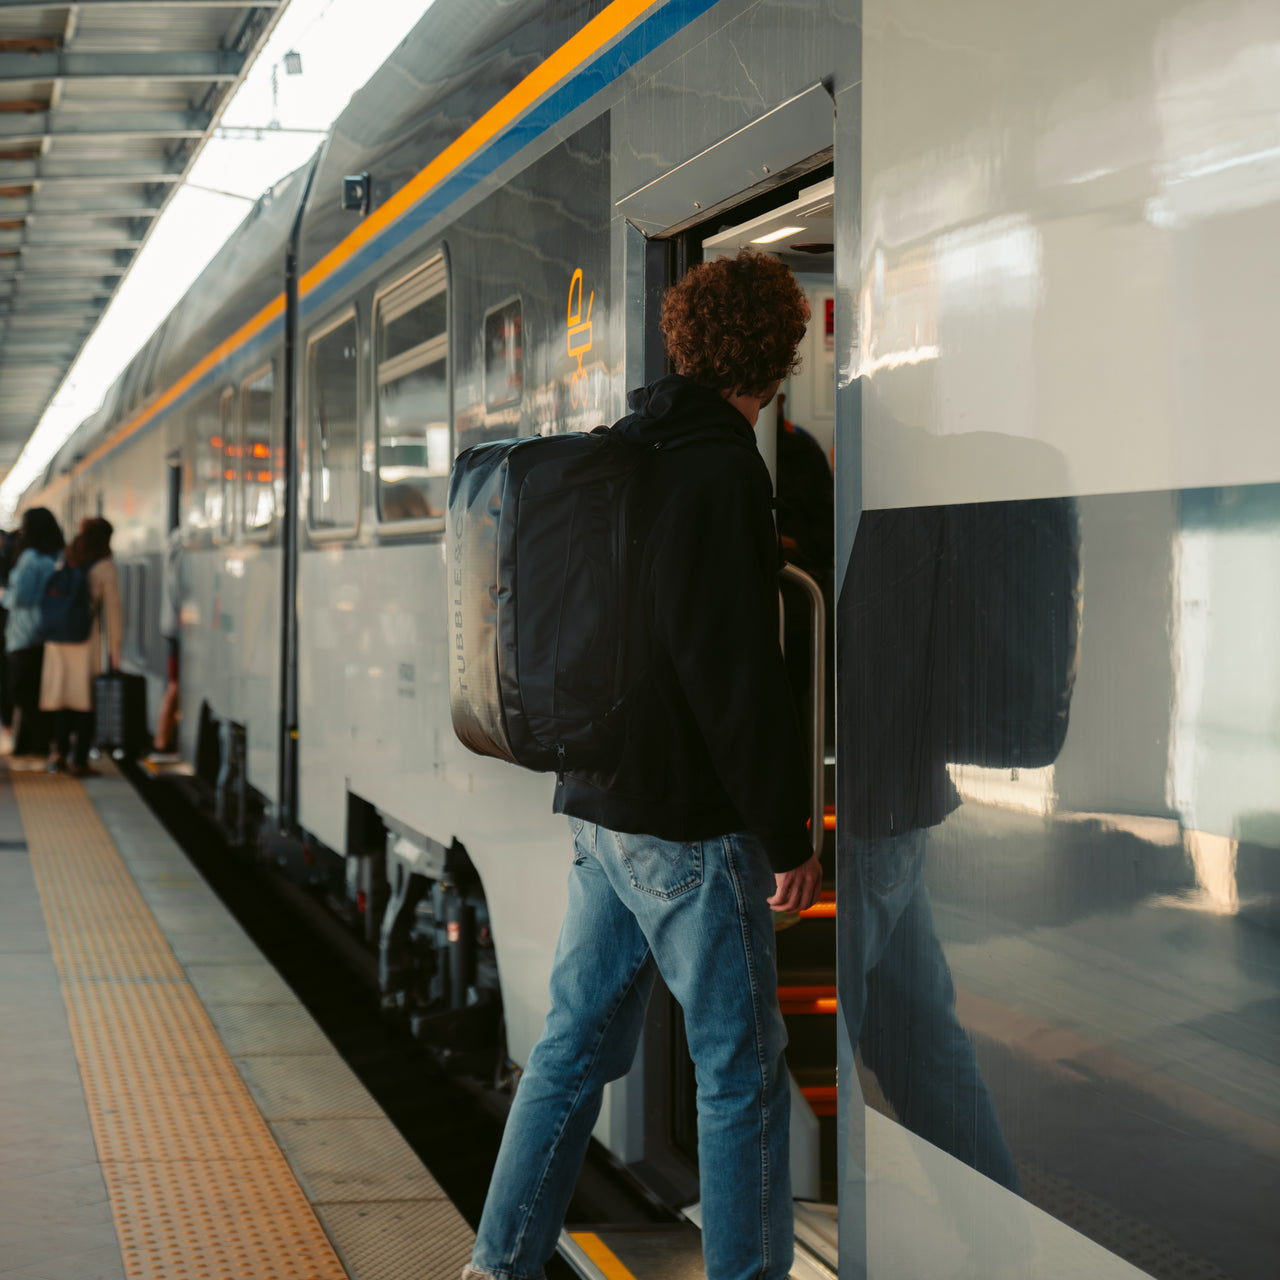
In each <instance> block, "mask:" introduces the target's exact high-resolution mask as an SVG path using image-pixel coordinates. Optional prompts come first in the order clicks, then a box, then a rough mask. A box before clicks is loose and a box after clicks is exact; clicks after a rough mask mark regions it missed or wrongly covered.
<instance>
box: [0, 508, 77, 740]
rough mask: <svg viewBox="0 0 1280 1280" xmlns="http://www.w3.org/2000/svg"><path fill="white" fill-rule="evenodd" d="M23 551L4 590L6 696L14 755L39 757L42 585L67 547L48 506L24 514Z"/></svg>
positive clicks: (43, 735) (20, 533)
mask: <svg viewBox="0 0 1280 1280" xmlns="http://www.w3.org/2000/svg"><path fill="white" fill-rule="evenodd" d="M18 539H19V542H20V544H21V548H22V549H21V551H20V552H19V554H18V559H17V561H16V562H15V563H14V566H13V572H12V573H11V574H10V575H9V585H8V586H7V587H6V588H5V590H4V596H3V601H4V607H5V608H6V609H8V611H9V617H8V619H7V621H6V622H5V628H4V647H5V661H6V666H7V667H8V674H9V696H10V697H11V698H12V699H13V717H14V730H13V754H14V755H15V756H31V755H43V754H44V753H45V751H46V750H47V749H48V746H49V735H48V733H47V732H46V731H45V726H44V723H43V719H42V717H41V715H40V672H41V667H42V665H43V662H44V644H43V636H42V633H41V626H42V618H41V609H40V606H41V602H42V601H43V600H44V589H45V586H46V585H47V584H48V582H49V577H50V575H51V574H52V573H53V570H54V566H55V564H56V557H57V556H58V555H59V553H60V552H61V551H62V548H63V547H64V546H65V545H66V542H65V539H64V538H63V536H62V530H61V529H60V528H59V527H58V521H57V519H56V518H55V516H54V514H53V512H52V511H50V510H49V509H48V508H47V507H32V508H30V510H28V511H24V512H23V513H22V527H21V529H20V530H19V531H18Z"/></svg>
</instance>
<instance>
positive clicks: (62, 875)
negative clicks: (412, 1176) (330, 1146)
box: [12, 773, 347, 1280]
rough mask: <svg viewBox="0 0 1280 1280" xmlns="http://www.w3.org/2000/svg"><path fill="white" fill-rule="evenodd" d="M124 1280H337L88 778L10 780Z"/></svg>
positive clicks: (340, 1272) (326, 1248) (318, 1232)
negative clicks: (58, 978) (58, 981)
mask: <svg viewBox="0 0 1280 1280" xmlns="http://www.w3.org/2000/svg"><path fill="white" fill-rule="evenodd" d="M12 779H13V787H14V791H15V793H16V795H17V799H18V807H19V811H20V812H21V815H22V825H23V827H24V829H25V831H26V837H27V845H28V848H29V849H30V851H31V862H32V866H33V868H34V871H35V879H36V884H37V887H38V888H39V891H40V900H41V903H42V905H43V907H44V915H45V920H46V922H47V925H48V930H49V939H50V942H51V945H52V948H53V955H54V959H55V961H56V963H57V966H58V972H59V974H60V976H61V979H62V989H63V993H64V995H65V998H66V1004H67V1015H68V1019H69V1021H70V1024H71V1036H72V1040H73V1041H74V1043H75V1049H76V1057H77V1059H78V1061H79V1064H80V1075H81V1078H82V1079H83V1081H84V1090H85V1097H86V1099H87V1101H88V1105H89V1117H90V1121H91V1123H92V1125H93V1135H94V1141H95V1143H96V1145H97V1149H98V1158H99V1160H100V1162H101V1164H102V1169H103V1174H104V1177H105V1179H106V1184H107V1190H108V1193H109V1195H110V1198H111V1212H112V1215H113V1217H114V1219H115V1226H116V1233H117V1235H118V1237H119V1239H120V1248H121V1252H122V1254H123V1257H124V1266H125V1272H126V1274H127V1275H128V1276H129V1278H130V1280H345V1277H346V1275H347V1272H346V1270H345V1269H344V1268H343V1266H342V1264H341V1263H340V1262H339V1261H338V1257H337V1254H336V1253H335V1252H334V1249H333V1246H332V1245H331V1244H330V1242H329V1239H328V1237H327V1236H326V1235H325V1232H324V1229H323V1228H322V1227H321V1225H320V1223H319V1221H318V1220H317V1218H316V1215H315V1212H314V1210H313V1209H312V1208H311V1205H310V1204H309V1203H308V1202H307V1198H306V1196H305V1195H304V1194H303V1191H302V1188H301V1187H300V1186H299V1185H298V1181H297V1179H296V1178H295V1177H294V1175H293V1172H292V1170H291V1169H290V1168H289V1165H288V1162H287V1161H286V1160H285V1157H284V1155H283V1153H282V1152H281V1150H280V1148H279V1146H278V1145H277V1143H276V1141H275V1139H274V1137H272V1135H271V1131H270V1129H269V1128H268V1127H267V1124H266V1121H265V1120H264V1119H263V1118H262V1114H261V1113H260V1112H259V1110H258V1108H257V1106H256V1105H255V1103H254V1101H253V1098H252V1096H251V1095H250V1094H249V1091H248V1089H247V1088H246V1087H245V1084H244V1082H243V1080H242V1079H241V1078H240V1075H239V1073H238V1072H237V1070H236V1067H235V1064H234V1063H233V1062H232V1060H231V1057H230V1055H229V1054H228V1053H227V1051H226V1048H225V1046H224V1045H223V1044H222V1041H221V1039H220V1038H219V1036H218V1033H217V1031H216V1030H215V1029H214V1027H213V1024H212V1022H211V1021H210V1020H209V1016H208V1014H207V1013H206V1012H205V1009H204V1006H203V1005H202V1004H201V1002H200V1000H199V997H198V996H197V995H196V992H195V990H194V988H193V987H192V986H191V984H190V983H189V982H188V981H187V978H186V976H185V974H184V973H183V970H182V966H181V965H180V964H179V963H178V960H177V957H176V956H175V955H174V954H173V951H172V950H171V948H170V947H169V944H168V942H167V941H166V940H165V937H164V934H163V933H162V932H161V930H160V926H159V925H158V924H157V922H156V919H155V917H154V916H153V915H152V914H151V911H150V909H149V908H148V906H147V904H146V902H145V901H144V900H143V898H142V895H141V893H139V891H138V887H137V885H136V884H135V883H134V881H133V877H132V876H131V875H130V874H129V870H128V868H127V867H126V866H125V864H124V862H123V860H122V859H121V857H120V854H119V852H118V851H117V849H116V847H115V845H114V844H113V843H112V840H111V837H110V835H109V834H108V833H107V830H106V827H104V826H103V824H102V820H101V818H99V816H98V813H97V810H96V809H95V808H94V807H93V804H92V803H91V801H90V800H89V797H88V795H87V794H86V792H85V790H84V788H83V786H81V785H80V783H78V782H75V781H73V780H71V779H69V778H60V777H46V776H42V775H39V774H23V773H15V774H13V775H12Z"/></svg>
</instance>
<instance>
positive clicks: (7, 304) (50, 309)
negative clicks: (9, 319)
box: [0, 293, 111, 317]
mask: <svg viewBox="0 0 1280 1280" xmlns="http://www.w3.org/2000/svg"><path fill="white" fill-rule="evenodd" d="M110 301H111V298H110V296H109V295H107V294H102V293H98V294H94V295H93V296H92V297H89V298H61V299H59V298H55V299H52V300H51V299H48V298H27V297H17V298H0V315H6V316H16V315H31V316H54V315H57V316H64V315H75V314H79V313H83V314H84V315H85V316H86V317H87V316H91V315H97V314H98V312H99V311H101V310H102V308H103V307H105V306H106V305H107V303H108V302H110Z"/></svg>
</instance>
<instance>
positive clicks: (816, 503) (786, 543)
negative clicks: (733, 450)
mask: <svg viewBox="0 0 1280 1280" xmlns="http://www.w3.org/2000/svg"><path fill="white" fill-rule="evenodd" d="M786 405H787V397H786V396H785V395H783V393H782V392H778V441H777V450H778V536H779V537H780V538H781V539H782V549H783V551H784V552H785V554H786V557H787V559H788V560H789V561H790V562H791V563H792V564H794V565H798V566H799V567H800V568H801V569H804V570H805V571H806V572H808V573H811V574H813V575H814V576H815V577H817V578H819V580H821V578H822V576H823V575H825V574H826V573H827V571H828V570H829V569H830V568H831V565H832V561H833V558H834V554H835V525H836V518H835V488H834V482H833V477H832V475H831V466H830V464H829V463H828V462H827V455H826V454H825V453H823V451H822V446H821V445H820V444H819V443H818V442H817V441H816V440H815V439H814V438H813V437H812V436H811V435H810V434H809V433H808V432H807V431H806V430H805V429H804V428H803V427H798V426H796V424H795V423H794V422H792V421H791V420H790V419H789V418H788V417H787V416H786V414H785V412H784V410H785V409H786Z"/></svg>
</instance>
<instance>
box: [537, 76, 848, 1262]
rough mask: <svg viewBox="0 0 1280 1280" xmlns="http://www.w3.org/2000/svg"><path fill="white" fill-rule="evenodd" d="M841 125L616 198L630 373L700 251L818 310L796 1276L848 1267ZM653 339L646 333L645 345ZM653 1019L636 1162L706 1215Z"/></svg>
mask: <svg viewBox="0 0 1280 1280" xmlns="http://www.w3.org/2000/svg"><path fill="white" fill-rule="evenodd" d="M833 138H834V106H833V101H832V98H831V95H830V94H829V93H828V91H827V89H826V88H825V87H824V86H823V85H820V84H819V85H814V86H813V87H812V88H811V89H809V90H807V91H806V92H804V93H802V94H800V95H798V96H797V97H795V98H793V99H791V100H790V101H788V102H786V103H784V104H782V105H781V106H780V107H778V108H776V109H775V110H774V111H772V112H770V113H768V114H767V115H766V116H764V117H762V118H761V119H760V120H758V121H756V122H754V123H753V124H752V125H749V126H747V128H745V129H743V130H740V131H739V132H737V133H735V134H733V135H732V136H731V137H729V138H727V139H725V140H724V141H723V142H721V143H720V144H718V145H717V146H715V147H712V148H711V149H710V150H708V151H705V152H702V153H701V154H700V155H698V156H696V157H694V158H693V159H691V160H689V161H687V162H686V163H685V164H683V165H679V166H677V167H676V168H674V169H672V170H670V171H669V172H668V173H667V174H666V175H665V176H664V177H662V178H660V179H659V180H657V181H656V182H653V183H650V184H649V185H648V186H646V187H644V188H642V189H641V190H639V191H637V192H635V193H634V194H633V195H631V196H628V197H625V198H623V199H622V200H621V201H619V202H618V206H617V207H618V210H619V211H620V212H621V213H622V214H623V215H624V216H625V217H626V219H627V221H628V223H629V224H630V225H629V226H628V227H627V231H626V234H627V246H628V259H629V274H630V272H631V270H632V268H631V266H630V263H631V260H632V256H633V255H634V264H635V266H634V270H635V272H636V274H638V275H641V276H642V278H643V281H644V288H643V291H642V296H643V313H642V314H639V315H637V314H634V313H633V314H629V315H628V317H627V324H628V329H629V330H632V326H639V327H640V328H641V330H642V332H643V335H644V340H643V355H642V357H641V358H640V359H639V360H636V361H634V362H631V361H629V364H628V371H627V372H628V384H629V385H638V384H639V383H642V382H649V381H652V380H653V379H655V378H657V377H660V376H662V374H663V373H665V372H667V371H668V367H667V364H666V358H665V351H664V345H663V340H662V335H661V331H660V329H659V320H660V313H661V300H662V294H663V291H664V290H665V288H666V287H667V286H669V285H670V284H673V283H675V282H676V281H677V280H679V279H680V278H681V276H682V275H683V274H684V273H685V272H686V271H687V270H688V269H689V268H690V267H692V266H693V265H695V264H697V263H698V262H701V261H703V260H707V259H714V258H715V257H718V256H720V255H721V254H726V255H729V256H732V255H733V254H735V253H736V252H737V251H738V249H739V248H740V247H742V246H743V245H750V246H751V247H752V248H753V249H756V250H758V251H760V252H766V253H770V254H774V255H776V256H778V257H779V258H781V259H782V260H783V261H785V262H786V263H787V264H788V265H789V266H790V267H791V269H792V271H793V273H794V274H795V275H796V277H797V279H798V280H799V282H800V284H801V287H802V288H803V289H804V291H805V294H806V296H807V298H808V300H809V304H810V309H811V314H812V317H813V318H812V320H811V323H810V328H809V332H808V334H807V336H806V339H805V346H804V350H803V352H802V354H803V358H804V363H803V370H802V372H800V373H798V374H797V375H796V376H795V377H794V378H792V379H790V380H789V381H788V383H786V384H784V387H783V396H782V397H780V398H779V399H778V400H776V401H775V402H774V403H773V404H771V405H770V406H768V407H766V408H765V410H764V411H763V412H762V413H761V415H760V419H759V421H758V423H757V442H758V445H759V448H760V452H761V454H762V456H763V457H764V459H765V461H766V463H767V465H768V466H769V470H770V473H771V475H772V476H773V479H774V487H775V494H776V496H777V499H778V503H779V532H780V535H781V537H782V540H783V545H784V547H785V548H786V553H787V559H788V562H789V563H788V566H787V569H786V571H785V573H784V576H783V579H782V581H781V583H780V592H781V603H782V606H783V608H782V636H781V639H782V642H783V646H784V650H785V651H786V654H787V658H788V671H789V673H790V675H791V678H792V685H793V689H794V691H795V694H796V701H797V706H798V708H799V710H800V712H801V715H802V718H803V723H804V724H805V726H806V727H807V729H808V732H807V734H806V742H807V755H808V759H807V761H806V764H807V770H808V775H809V777H810V781H811V804H812V817H811V824H812V832H813V839H814V847H815V850H816V851H818V852H820V853H821V854H822V856H823V862H824V868H825V869H826V872H827V874H826V877H825V880H824V891H823V894H822V899H821V901H820V902H819V903H818V904H817V905H816V906H815V907H814V908H812V909H811V910H809V911H807V912H805V913H804V918H801V917H799V916H795V917H791V918H780V919H779V920H778V922H777V924H778V927H779V934H778V968H779V993H778V994H779V1001H780V1004H781V1007H782V1012H783V1016H784V1018H785V1020H786V1023H787V1029H788V1036H789V1047H788V1050H787V1058H788V1063H789V1066H790V1069H791V1075H792V1119H791V1134H792V1159H791V1170H792V1183H793V1192H794V1195H795V1198H796V1243H797V1250H796V1262H795V1266H794V1268H793V1271H792V1274H793V1276H796V1277H811V1276H827V1277H829V1276H834V1275H835V1274H836V1273H837V1266H838V1261H837V1256H836V1253H837V1244H836V1234H837V1233H836V1207H835V1201H836V1191H837V1185H838V1182H837V1177H838V1159H837V1108H836V1052H835V1044H836V1026H835V1024H836V973H835V952H836V944H835V881H834V845H833V837H834V815H833V810H832V809H831V808H830V806H829V803H828V801H829V797H831V796H832V795H833V794H834V790H833V788H834V764H835V757H834V732H833V729H834V726H833V723H832V717H831V714H830V708H831V705H832V697H833V687H832V681H831V664H830V663H829V662H828V661H827V655H828V654H829V653H830V641H831V636H830V630H829V628H830V623H829V619H830V618H831V616H832V612H831V604H832V600H831V584H832V582H833V569H834V536H835V535H834V487H835V482H834V475H833V471H832V449H833V444H834V435H835V412H834V405H835V362H834V337H835V335H834V325H833V321H832V317H833V315H834V262H835V253H834V247H835V246H834V240H835V207H834V201H835V182H834V166H833V154H834V149H833ZM746 172H755V173H757V174H761V175H762V177H763V180H762V181H760V182H757V183H756V184H755V185H753V186H751V187H750V188H749V189H747V190H745V191H744V190H741V189H737V188H736V187H735V186H734V185H733V184H734V182H735V181H740V180H741V175H742V174H743V173H746ZM691 209H692V210H696V213H695V216H694V217H693V218H692V219H691V218H689V217H687V216H686V214H687V212H688V211H689V210H691ZM632 331H634V330H632ZM638 345H639V344H637V346H638ZM637 346H631V344H629V350H631V351H636V350H637ZM780 410H781V411H780ZM802 414H803V415H804V416H803V417H801V415H802ZM649 1016H650V1020H649V1023H648V1024H647V1026H646V1031H645V1037H644V1044H643V1053H644V1062H643V1078H644V1097H643V1102H642V1105H641V1106H640V1107H639V1108H632V1107H631V1106H630V1105H629V1106H628V1110H633V1111H638V1112H639V1113H640V1114H641V1115H642V1116H643V1121H642V1124H643V1130H644V1132H643V1142H642V1144H641V1145H642V1150H643V1156H642V1158H641V1159H638V1160H637V1161H635V1162H634V1167H635V1170H636V1172H637V1173H639V1174H640V1176H641V1177H642V1178H643V1179H644V1180H645V1181H646V1182H647V1183H648V1184H649V1185H651V1186H654V1187H656V1188H658V1189H659V1191H660V1193H661V1194H662V1198H663V1199H664V1200H665V1201H667V1202H668V1203H675V1204H685V1205H686V1206H687V1207H686V1209H685V1215H686V1217H687V1219H688V1220H689V1221H690V1222H692V1223H694V1224H695V1225H700V1213H699V1206H698V1203H697V1195H698V1183H697V1111H696V1082H695V1079H694V1070H693V1064H692V1061H691V1059H690V1056H689V1051H688V1047H687V1042H686V1040H685V1035H684V1026H683V1017H682V1015H681V1011H680V1009H679V1006H678V1005H677V1004H676V1002H675V1001H674V1000H673V999H672V998H671V997H670V995H669V994H668V993H666V992H665V990H661V989H660V990H659V991H658V992H656V993H655V997H654V1000H653V1002H652V1004H651V1006H650V1015H649ZM690 1202H692V1203H690ZM660 1235H661V1231H660V1229H655V1230H654V1231H653V1232H650V1231H648V1230H646V1231H644V1232H638V1231H637V1230H635V1229H632V1230H629V1231H618V1232H616V1233H606V1232H600V1231H597V1232H593V1233H578V1232H575V1231H574V1230H573V1229H572V1228H570V1229H568V1230H567V1231H566V1232H565V1235H564V1236H563V1237H562V1244H561V1248H562V1252H564V1253H565V1254H566V1256H567V1257H569V1258H570V1260H571V1261H573V1262H574V1264H575V1266H577V1268H578V1270H579V1271H580V1273H581V1274H583V1275H584V1276H595V1275H596V1274H600V1273H599V1272H597V1271H593V1270H591V1266H592V1264H591V1261H590V1258H591V1257H592V1256H593V1251H598V1249H599V1246H600V1244H602V1243H603V1244H604V1245H605V1246H606V1247H607V1248H608V1249H609V1250H611V1251H612V1255H613V1256H616V1258H617V1260H618V1261H619V1262H620V1263H622V1265H624V1266H626V1267H628V1268H629V1269H630V1272H631V1274H633V1275H634V1276H635V1277H636V1280H646V1278H647V1277H648V1276H649V1275H655V1276H656V1275H664V1276H665V1275H674V1274H684V1271H683V1270H681V1268H684V1267H686V1266H687V1265H692V1264H693V1263H694V1262H695V1261H696V1260H697V1259H698V1258H700V1242H699V1240H698V1238H697V1235H696V1234H694V1233H690V1234H684V1233H681V1232H678V1231H671V1232H670V1233H669V1234H668V1236H667V1238H666V1241H665V1243H663V1242H662V1241H660V1240H659V1239H657V1237H658V1236H660ZM650 1236H653V1237H655V1238H653V1239H650V1238H649V1237H650ZM615 1237H616V1238H615ZM642 1237H644V1238H643V1239H642ZM664 1250H665V1252H664ZM655 1267H657V1269H656V1270H655V1269H654V1268H655ZM689 1274H692V1272H689Z"/></svg>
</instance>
